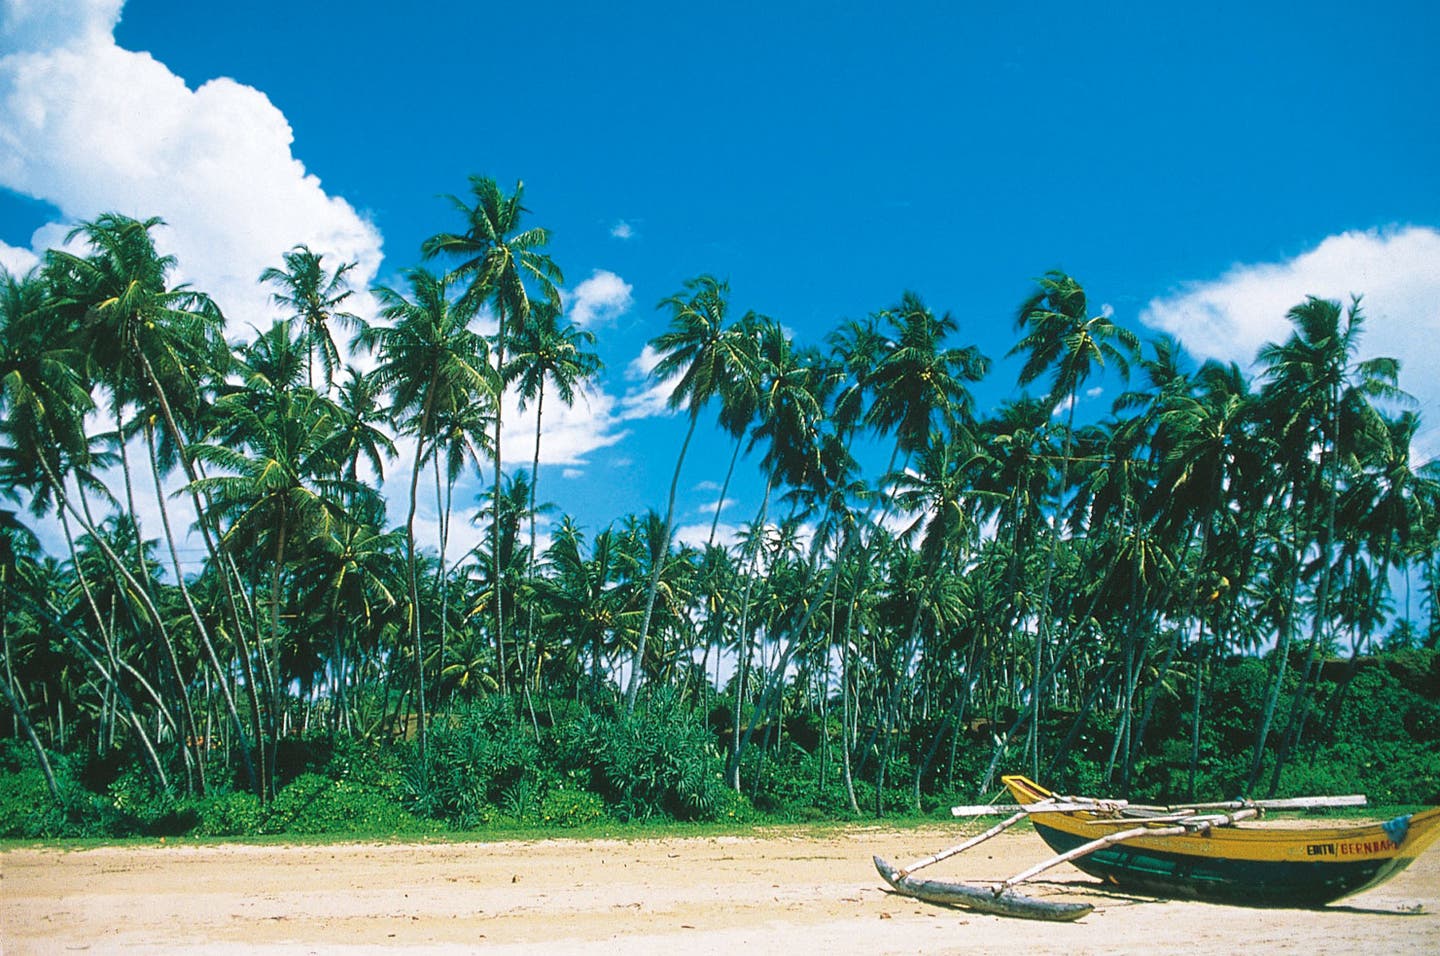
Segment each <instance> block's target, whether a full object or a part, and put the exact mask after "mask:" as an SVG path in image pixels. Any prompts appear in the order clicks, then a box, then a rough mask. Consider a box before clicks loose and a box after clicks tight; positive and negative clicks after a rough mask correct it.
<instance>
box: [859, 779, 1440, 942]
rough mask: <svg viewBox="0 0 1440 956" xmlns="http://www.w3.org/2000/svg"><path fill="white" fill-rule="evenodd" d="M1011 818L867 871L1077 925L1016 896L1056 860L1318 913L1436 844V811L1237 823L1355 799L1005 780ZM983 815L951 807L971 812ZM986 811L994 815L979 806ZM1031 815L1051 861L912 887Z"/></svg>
mask: <svg viewBox="0 0 1440 956" xmlns="http://www.w3.org/2000/svg"><path fill="white" fill-rule="evenodd" d="M1003 781H1004V783H1005V786H1006V787H1007V788H1008V789H1009V791H1010V793H1011V795H1012V796H1013V797H1014V798H1015V801H1016V804H1017V806H1014V807H1011V808H1009V809H1012V810H1014V811H1016V812H1015V813H1014V815H1013V816H1011V817H1010V819H1008V820H1006V821H1005V822H1004V823H1001V824H999V825H998V826H996V827H992V828H991V829H990V830H988V831H986V832H985V833H983V834H981V835H979V836H978V837H975V838H973V839H971V840H967V841H966V842H965V843H962V844H960V845H959V846H957V847H952V848H951V849H949V850H945V851H942V852H940V853H937V854H935V855H934V856H931V857H927V858H925V859H924V860H918V861H916V862H915V863H912V864H911V865H910V866H908V867H905V868H904V869H896V868H895V867H892V866H890V865H889V864H888V863H886V862H885V861H884V860H882V859H880V858H879V857H876V858H875V866H876V868H877V869H878V870H879V871H880V875H881V876H882V877H884V878H885V880H886V882H888V883H889V884H890V885H891V886H892V887H894V888H895V889H896V890H897V891H898V892H901V893H904V894H906V895H909V896H914V897H917V898H919V899H926V900H931V901H934V902H942V903H955V904H959V905H963V906H968V907H971V908H973V909H979V910H983V911H985V912H992V913H1000V914H1003V915H1009V916H1021V917H1026V918H1030V919H1049V920H1074V919H1079V918H1080V917H1082V916H1084V915H1086V914H1087V913H1089V912H1090V911H1091V910H1092V907H1091V906H1089V905H1087V904H1083V903H1066V902H1053V901H1049V900H1038V899H1033V898H1031V897H1027V896H1023V895H1020V894H1018V893H1016V892H1014V887H1015V886H1016V885H1017V884H1019V883H1021V882H1023V881H1024V880H1028V879H1030V878H1031V877H1033V876H1035V875H1037V874H1039V873H1041V872H1043V871H1045V870H1048V869H1050V868H1051V867H1052V866H1057V865H1059V864H1061V863H1067V862H1068V863H1073V864H1074V865H1075V866H1076V867H1077V868H1078V869H1080V870H1082V871H1083V872H1085V873H1088V874H1090V875H1091V876H1095V877H1099V878H1100V879H1102V880H1104V881H1105V882H1106V883H1109V884H1112V885H1114V886H1118V887H1122V888H1126V889H1130V890H1134V891H1137V892H1141V893H1146V894H1151V895H1155V896H1161V897H1166V898H1173V899H1203V900H1214V901H1220V902H1227V903H1241V904H1246V905H1255V906H1297V907H1303V906H1322V905H1324V904H1326V903H1329V902H1332V901H1334V900H1337V899H1340V898H1341V897H1344V896H1349V895H1351V894H1353V893H1358V892H1360V891H1361V890H1365V889H1368V888H1370V887H1372V886H1376V885H1378V884H1380V883H1383V882H1384V881H1385V880H1388V879H1389V878H1390V877H1392V876H1394V875H1395V874H1397V873H1399V872H1400V871H1401V870H1404V869H1405V867H1407V866H1409V865H1410V863H1411V862H1412V861H1414V860H1415V858H1416V857H1417V856H1419V855H1420V854H1421V853H1422V852H1423V851H1424V850H1425V849H1426V848H1427V847H1429V846H1430V845H1431V844H1433V843H1434V842H1435V841H1436V840H1437V839H1440V807H1437V808H1432V809H1429V810H1425V811H1422V812H1420V813H1414V814H1407V815H1405V816H1401V817H1396V818H1395V819H1393V820H1390V821H1388V822H1386V823H1376V824H1363V825H1358V826H1341V827H1319V828H1317V827H1313V826H1240V825H1239V824H1240V822H1241V821H1243V820H1247V819H1252V818H1254V817H1257V816H1259V815H1260V814H1261V813H1262V812H1263V811H1264V810H1266V809H1276V808H1280V809H1290V808H1299V807H1314V806H1337V805H1339V806H1344V805H1356V804H1363V803H1364V798H1363V797H1335V798H1308V799H1307V798H1301V799H1296V800H1277V801H1248V800H1237V801H1231V802H1228V803H1219V804H1190V805H1179V806H1164V807H1157V806H1138V805H1133V804H1130V803H1128V802H1126V801H1123V800H1100V799H1094V798H1088V797H1067V796H1059V795H1057V794H1054V793H1051V792H1050V791H1049V790H1046V789H1045V788H1043V787H1041V786H1040V785H1039V784H1036V783H1034V782H1033V781H1031V780H1029V779H1027V778H1025V777H1022V776H1008V777H1005V778H1003ZM980 809H981V808H956V810H957V814H958V815H971V814H972V813H974V812H976V811H978V810H980ZM984 809H987V810H990V811H991V812H993V808H984ZM1027 817H1028V818H1029V819H1030V820H1031V822H1032V823H1033V824H1034V825H1035V832H1036V833H1038V834H1039V835H1040V837H1041V839H1043V840H1044V841H1045V842H1046V843H1047V844H1049V845H1050V848H1051V849H1053V850H1054V851H1055V853H1056V854H1058V855H1057V856H1055V857H1053V858H1052V859H1050V860H1046V861H1045V862H1043V863H1041V864H1039V865H1037V866H1034V867H1031V868H1030V869H1028V870H1026V871H1024V872H1023V873H1020V874H1018V875H1017V876H1014V877H1011V878H1010V879H1008V880H1005V881H1003V882H1001V883H997V884H994V885H988V886H985V885H982V886H976V885H971V884H965V883H946V882H940V881H935V880H918V879H916V878H915V877H914V876H912V874H913V873H914V872H915V871H916V870H918V869H920V868H922V867H925V866H929V865H930V864H931V863H934V862H937V861H939V860H942V859H945V858H946V857H949V856H953V855H955V854H956V853H960V852H962V851H964V850H966V849H969V848H970V847H971V846H974V845H976V844H977V843H980V842H983V841H984V840H987V839H989V838H990V837H992V836H994V835H996V834H997V833H999V832H1001V831H1002V830H1004V829H1006V828H1007V827H1009V826H1011V825H1013V824H1015V823H1018V822H1019V821H1020V820H1022V819H1025V818H1027Z"/></svg>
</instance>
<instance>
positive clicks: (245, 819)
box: [195, 791, 266, 836]
mask: <svg viewBox="0 0 1440 956" xmlns="http://www.w3.org/2000/svg"><path fill="white" fill-rule="evenodd" d="M195 813H196V815H197V816H198V817H199V820H200V822H199V825H198V826H196V828H195V833H196V834H197V835H199V836H254V835H255V834H257V833H260V832H262V830H263V828H264V824H265V818H266V813H265V808H264V806H262V805H261V803H260V798H259V797H257V796H255V795H254V794H253V793H244V792H236V791H232V792H230V793H222V794H216V795H214V796H209V797H206V798H204V799H203V800H199V801H196V803H195Z"/></svg>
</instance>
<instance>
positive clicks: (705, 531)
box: [675, 521, 740, 548]
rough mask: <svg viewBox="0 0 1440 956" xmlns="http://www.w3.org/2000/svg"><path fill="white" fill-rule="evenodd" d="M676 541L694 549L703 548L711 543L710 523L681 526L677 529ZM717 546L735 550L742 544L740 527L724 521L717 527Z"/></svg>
mask: <svg viewBox="0 0 1440 956" xmlns="http://www.w3.org/2000/svg"><path fill="white" fill-rule="evenodd" d="M675 540H676V542H678V543H680V544H688V545H689V546H690V547H692V548H703V547H705V544H706V542H708V541H710V522H708V521H704V522H700V523H697V524H685V525H680V526H679V527H678V528H676V529H675ZM714 543H715V544H716V545H719V546H720V547H722V548H733V547H735V546H736V545H738V544H739V543H740V526H739V525H734V524H730V523H729V522H726V521H722V522H720V523H719V524H717V525H716V526H715V541H714Z"/></svg>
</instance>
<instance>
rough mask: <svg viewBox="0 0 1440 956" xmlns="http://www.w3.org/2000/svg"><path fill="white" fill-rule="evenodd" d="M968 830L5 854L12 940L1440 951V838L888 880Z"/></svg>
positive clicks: (2, 879)
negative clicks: (1307, 864)
mask: <svg viewBox="0 0 1440 956" xmlns="http://www.w3.org/2000/svg"><path fill="white" fill-rule="evenodd" d="M958 832H959V831H957V829H956V828H946V827H941V826H935V827H927V828H924V829H918V830H914V829H912V830H899V831H897V830H892V829H889V828H885V827H852V828H847V829H842V830H835V831H827V832H818V833H817V832H816V831H814V830H811V829H795V830H788V829H784V828H781V829H775V830H767V831H765V832H764V833H761V834H758V835H755V836H744V837H737V836H721V837H684V838H656V839H637V840H585V841H575V840H565V839H554V840H540V841H514V842H504V843H431V844H419V843H411V844H360V843H351V844H332V845H310V846H281V845H272V846H249V845H206V846H200V845H194V844H190V845H187V844H185V843H184V842H183V841H182V842H181V843H178V844H177V843H175V842H174V841H171V842H169V843H167V844H165V845H161V844H159V843H158V842H157V843H156V844H154V845H149V846H136V845H129V846H124V847H105V848H98V849H86V850H65V849H56V848H28V847H26V848H14V849H8V850H5V851H4V852H0V943H3V952H4V954H5V956H21V954H26V953H72V952H88V953H155V952H186V953H202V954H232V953H233V954H240V953H287V954H290V953H295V954H300V953H367V952H381V951H390V950H395V951H399V950H401V949H403V950H405V951H406V952H418V953H470V952H479V953H522V952H524V953H530V952H535V953H595V954H599V953H611V952H617V951H623V952H625V953H627V954H648V953H681V954H689V953H722V952H723V953H731V954H733V953H741V954H746V956H751V954H759V953H784V954H787V956H800V954H806V953H947V952H949V953H998V952H1002V951H1011V952H1015V951H1018V950H1019V949H1020V948H1024V949H1028V950H1030V951H1031V952H1040V953H1065V954H1069V956H1074V954H1081V953H1140V952H1143V953H1165V952H1177V953H1178V952H1185V953H1225V954H1234V953H1236V952H1241V951H1245V952H1267V953H1285V952H1293V953H1305V954H1313V953H1353V952H1357V951H1371V952H1383V953H1387V954H1397V953H1426V954H1434V953H1440V848H1436V849H1432V850H1431V851H1430V852H1429V853H1428V854H1426V855H1425V856H1423V857H1422V858H1421V859H1420V860H1419V861H1417V862H1416V863H1415V864H1414V865H1413V866H1411V868H1410V869H1409V870H1407V871H1406V872H1405V873H1403V874H1401V875H1400V876H1398V877H1396V878H1395V879H1393V880H1391V881H1390V882H1389V883H1386V884H1384V885H1383V886H1380V887H1377V888H1375V889H1373V890H1370V891H1369V892H1366V893H1363V894H1361V895H1359V896H1355V897H1351V898H1350V899H1348V900H1344V901H1341V902H1340V903H1338V904H1335V905H1332V906H1329V907H1326V908H1324V909H1320V910H1275V909H1249V908H1245V907H1237V906H1220V905H1214V904H1205V903H1186V902H1173V901H1156V900H1150V899H1142V898H1139V897H1134V896H1129V895H1120V894H1114V893H1110V892H1107V891H1106V890H1104V889H1103V888H1102V887H1101V886H1100V884H1099V883H1097V882H1096V881H1094V880H1092V879H1091V878H1089V877H1087V876H1085V875H1084V874H1081V873H1080V872H1078V871H1077V870H1074V869H1072V868H1070V867H1069V866H1065V867H1061V868H1059V869H1056V870H1053V871H1051V872H1050V873H1047V874H1046V875H1045V876H1043V877H1041V878H1040V881H1038V882H1036V883H1032V884H1030V890H1029V891H1028V892H1030V893H1031V895H1036V896H1042V897H1055V898H1060V899H1067V900H1085V901H1087V902H1092V903H1094V904H1096V906H1097V909H1096V911H1095V912H1094V913H1092V914H1090V915H1089V916H1087V917H1085V918H1084V919H1083V920H1081V921H1080V922H1078V923H1070V924H1051V923H1036V922H1029V921H1022V920H1014V919H1006V918H1002V917H996V916H986V915H981V914H977V913H973V912H967V911H965V910H959V909H950V908H946V907H940V906H933V905H930V904H925V903H920V902H917V901H915V900H911V899H907V898H905V897H901V896H897V895H895V894H893V893H891V892H889V890H888V888H886V887H885V886H884V884H883V883H882V882H881V881H880V879H879V877H878V876H877V875H876V874H875V871H874V868H873V867H872V865H871V863H870V857H871V855H872V854H874V853H880V854H881V855H883V856H886V857H888V858H889V859H891V860H893V861H896V862H908V861H910V860H912V859H915V858H917V857H920V856H924V855H926V854H928V853H931V852H933V851H935V850H938V849H941V848H943V847H945V846H947V845H949V844H951V843H955V842H958V839H957V833H958ZM1044 855H1045V848H1044V847H1043V845H1042V844H1041V843H1040V841H1039V839H1038V838H1037V837H1036V836H1035V835H1034V834H1033V833H1013V834H1005V835H1004V836H1002V837H1000V838H998V839H995V840H992V841H990V842H989V843H987V844H985V845H984V846H982V847H978V848H976V849H974V850H971V851H969V852H968V853H966V854H964V855H963V856H961V857H957V858H954V859H951V860H947V861H945V862H943V863H941V864H939V865H937V866H935V867H933V868H932V869H931V870H929V871H927V875H929V874H932V873H933V874H935V875H936V876H937V877H942V878H949V879H956V878H959V879H971V880H984V879H987V878H988V879H997V878H1003V877H1005V876H1009V875H1013V874H1014V873H1016V872H1019V871H1020V870H1022V869H1024V868H1025V867H1026V866H1028V865H1030V864H1031V863H1034V862H1037V861H1038V860H1040V859H1043V857H1044Z"/></svg>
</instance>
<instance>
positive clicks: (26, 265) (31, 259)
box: [0, 242, 40, 276]
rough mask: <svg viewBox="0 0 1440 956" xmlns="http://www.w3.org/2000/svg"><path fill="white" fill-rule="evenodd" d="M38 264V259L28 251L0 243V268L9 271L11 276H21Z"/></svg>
mask: <svg viewBox="0 0 1440 956" xmlns="http://www.w3.org/2000/svg"><path fill="white" fill-rule="evenodd" d="M39 264H40V257H39V256H37V255H35V253H33V252H31V251H30V250H29V249H17V248H16V247H15V246H11V245H7V244H6V243H3V242H0V266H4V267H5V268H6V269H8V270H10V274H11V275H13V276H22V275H24V274H25V273H27V272H29V271H30V270H31V269H33V268H35V267H36V266H37V265H39Z"/></svg>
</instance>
